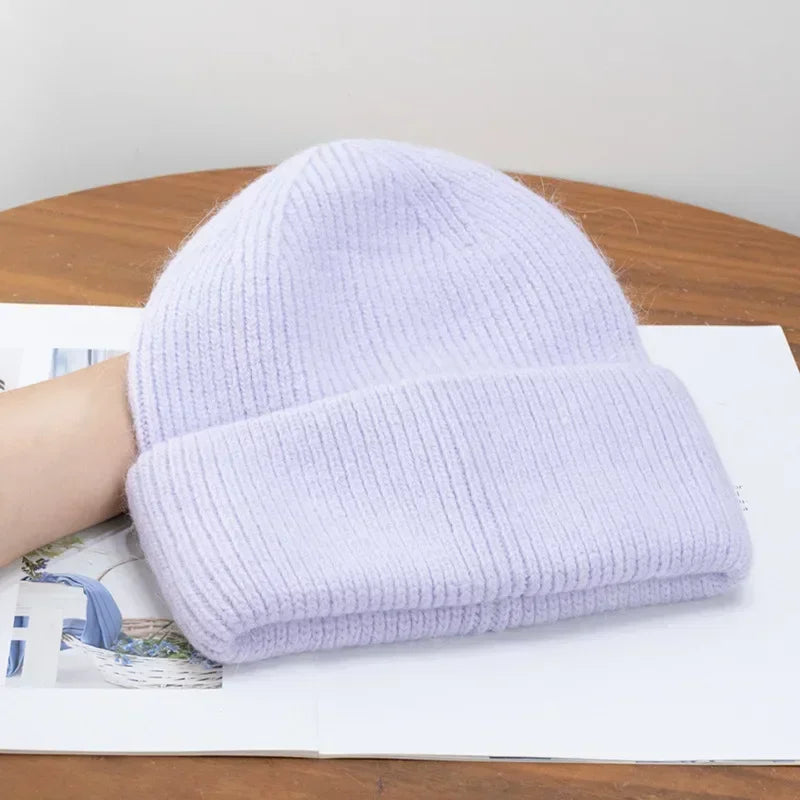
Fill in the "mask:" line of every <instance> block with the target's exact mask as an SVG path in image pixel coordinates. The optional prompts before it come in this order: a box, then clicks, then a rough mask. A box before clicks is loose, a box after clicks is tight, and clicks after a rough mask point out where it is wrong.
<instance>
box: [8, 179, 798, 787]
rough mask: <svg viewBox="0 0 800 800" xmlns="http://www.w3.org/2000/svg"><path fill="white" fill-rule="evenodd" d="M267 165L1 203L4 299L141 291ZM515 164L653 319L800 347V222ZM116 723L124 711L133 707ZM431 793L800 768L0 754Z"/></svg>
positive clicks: (669, 782)
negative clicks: (795, 231) (742, 330)
mask: <svg viewBox="0 0 800 800" xmlns="http://www.w3.org/2000/svg"><path fill="white" fill-rule="evenodd" d="M261 172H263V168H247V169H233V170H218V171H210V172H197V173H190V174H184V175H171V176H166V177H158V178H152V179H149V180H142V181H134V182H131V183H123V184H117V185H114V186H103V187H100V188H97V189H91V190H89V191H85V192H78V193H75V194H71V195H65V196H63V197H55V198H50V199H47V200H42V201H40V202H37V203H31V204H29V205H26V206H21V207H19V208H15V209H11V210H8V211H4V212H2V213H0V302H17V303H78V304H84V303H91V304H103V305H137V304H141V303H143V302H144V301H145V299H146V297H147V294H148V291H149V289H150V286H151V285H152V282H153V279H154V277H155V276H156V275H157V274H158V271H159V270H160V268H161V266H162V264H163V263H164V261H165V259H166V258H167V257H168V256H169V253H170V252H172V251H174V250H175V249H176V248H177V247H178V246H179V245H180V243H181V241H182V240H183V239H184V238H185V237H186V236H187V234H188V233H190V232H191V231H192V230H193V229H194V227H195V226H196V225H198V224H199V223H200V222H201V221H202V220H203V219H204V218H205V217H206V216H207V215H208V214H209V213H211V212H212V211H213V209H214V208H215V207H217V206H218V205H219V204H220V203H222V202H224V200H225V199H226V198H227V197H228V196H230V194H232V193H233V192H234V191H236V190H237V189H239V188H240V187H242V186H244V185H245V184H247V183H248V182H249V181H251V180H252V179H253V178H255V177H256V176H257V175H259V174H260V173H261ZM520 179H521V180H523V181H524V182H525V183H527V184H528V185H529V186H530V187H531V188H532V189H534V190H535V191H538V192H540V193H542V194H544V195H545V196H546V197H547V198H548V199H551V200H554V201H555V202H557V203H558V204H559V205H560V206H561V207H562V208H563V209H564V210H565V211H567V212H568V213H570V214H571V215H572V216H573V217H574V218H575V219H576V220H577V221H578V222H579V223H580V224H581V225H582V226H583V228H584V230H586V232H587V233H588V234H589V236H590V237H591V238H592V239H593V240H594V242H595V243H596V244H597V245H598V246H599V247H600V248H601V249H602V250H603V251H604V252H605V253H606V254H607V256H608V257H609V259H610V260H611V262H612V265H613V268H614V269H615V271H616V272H617V274H618V276H619V278H620V281H621V282H622V284H623V286H624V288H625V290H626V292H627V294H628V297H629V298H630V299H631V301H632V303H633V305H634V307H635V308H636V309H637V311H638V313H639V316H640V319H641V320H642V321H643V322H650V323H669V324H677V323H699V324H703V323H707V324H778V325H782V326H783V328H784V330H785V331H786V335H787V337H788V339H789V341H790V343H791V346H792V349H793V352H794V355H795V358H796V359H800V238H797V237H794V236H791V235H789V234H786V233H781V232H779V231H776V230H772V229H770V228H766V227H764V226H761V225H756V224H754V223H751V222H747V221H745V220H741V219H737V218H735V217H730V216H726V215H723V214H718V213H715V212H712V211H707V210H704V209H700V208H696V207H693V206H689V205H685V204H681V203H675V202H671V201H668V200H663V199H659V198H655V197H651V196H648V195H643V194H636V193H632V192H626V191H622V190H619V189H611V188H606V187H601V186H594V185H590V184H585V183H578V182H574V181H563V180H556V179H553V178H545V177H539V176H520ZM0 724H2V720H0ZM42 724H43V725H46V724H47V722H46V720H43V721H42ZM76 724H80V721H76ZM112 724H120V725H124V720H114V721H113V723H112ZM154 724H158V723H157V721H154ZM429 796H435V797H437V798H456V797H457V798H461V799H463V800H476V799H477V798H494V797H504V798H525V799H526V800H540V799H541V800H551V799H552V800H606V799H610V798H628V799H629V800H634V799H635V800H640V799H641V800H644V799H645V798H647V800H656V799H658V800H701V798H706V799H708V800H710V799H711V798H714V800H754V799H755V798H759V799H760V798H765V799H766V798H769V800H790V799H791V800H796V799H797V798H800V770H797V769H795V768H794V767H789V766H783V767H774V766H750V767H746V766H662V765H612V764H603V765H597V764H556V763H547V762H544V763H528V764H523V763H501V762H490V763H477V762H437V761H385V760H375V759H352V760H306V759H291V758H230V757H218V758H215V757H169V756H162V757H157V758H151V757H125V756H32V755H4V756H0V797H9V798H11V797H19V798H23V797H41V798H56V797H57V798H59V800H73V799H74V800H78V799H79V798H80V800H84V798H94V797H114V798H117V800H123V798H129V797H130V798H134V797H135V798H142V797H147V798H152V800H158V799H159V798H165V799H166V798H169V800H184V798H185V799H186V800H189V798H191V799H192V800H194V799H195V798H198V799H199V798H203V800H222V798H234V797H235V798H239V799H240V800H249V799H250V798H263V797H275V798H283V797H286V798H292V799H293V800H302V799H303V798H313V797H326V798H348V800H350V798H352V799H353V800H356V799H357V798H387V800H399V799H400V798H414V800H417V798H423V797H429Z"/></svg>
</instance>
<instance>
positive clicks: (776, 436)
mask: <svg viewBox="0 0 800 800" xmlns="http://www.w3.org/2000/svg"><path fill="white" fill-rule="evenodd" d="M642 333H643V336H644V340H645V343H646V346H647V348H648V351H649V352H650V354H651V355H652V357H653V359H654V360H655V361H656V362H658V363H660V364H663V365H665V366H667V367H670V368H671V369H673V370H674V371H675V372H676V373H677V374H678V375H679V376H680V377H681V378H682V379H683V380H684V382H685V383H686V385H687V386H688V387H689V389H690V391H691V393H692V395H693V397H694V398H695V401H696V403H697V404H698V406H699V408H700V410H701V413H702V415H703V417H704V418H705V420H706V421H707V423H708V425H709V427H710V429H711V433H712V435H713V436H714V439H715V441H716V443H717V445H718V447H719V450H720V453H721V456H722V458H723V460H724V462H725V464H726V466H727V469H728V471H729V474H730V475H731V477H732V479H733V481H734V483H736V484H741V486H742V487H743V488H742V495H743V497H744V498H745V501H746V507H747V511H746V517H747V520H748V524H749V527H750V530H751V534H752V538H753V544H754V567H753V571H752V574H751V575H750V577H749V579H748V580H747V582H746V584H745V585H744V586H743V587H742V589H741V590H739V591H738V592H734V593H733V594H730V595H728V596H725V597H719V598H714V599H711V600H706V601H700V602H694V603H685V604H681V605H675V606H671V607H664V606H661V607H654V608H646V609H636V610H630V611H623V612H616V613H609V614H604V615H601V616H597V617H588V618H584V619H578V620H569V621H565V622H561V623H556V624H552V625H547V626H542V627H538V628H529V629H520V630H515V631H508V632H505V633H500V634H487V635H484V636H480V637H475V638H467V639H462V640H460V641H444V640H440V641H428V642H419V643H411V644H405V645H400V646H397V645H390V646H382V647H376V648H371V649H362V650H350V651H346V652H341V653H330V654H324V655H322V656H321V658H320V677H319V725H320V736H321V739H320V745H319V746H320V752H321V754H323V755H339V754H341V755H344V754H346V755H354V754H373V755H388V754H400V753H405V754H408V755H418V756H430V755H442V756H448V755H449V756H455V757H487V756H495V757H523V758H559V759H591V760H605V759H608V760H622V761H631V760H646V761H683V760H686V761H693V760H760V759H764V760H780V759H800V726H798V722H797V720H798V719H800V691H798V687H797V676H798V675H800V636H799V635H798V632H800V586H798V577H799V576H800V535H798V534H799V533H800V531H799V530H798V523H799V522H800V376H798V373H797V369H796V367H795V364H794V361H793V359H792V356H791V354H790V352H789V349H788V346H787V344H786V341H785V339H784V337H783V334H782V332H781V331H780V329H779V328H727V327H649V328H645V329H643V331H642Z"/></svg>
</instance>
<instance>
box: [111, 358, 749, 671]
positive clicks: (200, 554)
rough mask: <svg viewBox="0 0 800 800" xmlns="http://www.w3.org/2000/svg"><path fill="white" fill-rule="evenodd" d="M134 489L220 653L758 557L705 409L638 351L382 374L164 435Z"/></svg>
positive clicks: (595, 601)
mask: <svg viewBox="0 0 800 800" xmlns="http://www.w3.org/2000/svg"><path fill="white" fill-rule="evenodd" d="M127 491H128V499H129V504H130V509H131V513H132V515H133V517H134V520H135V523H136V526H137V529H138V531H139V535H140V538H141V543H142V547H143V549H144V551H145V553H146V555H147V557H148V560H149V563H150V565H151V567H152V569H153V571H154V573H155V575H156V578H157V580H158V582H159V585H160V588H161V590H162V592H163V594H164V596H165V599H166V600H167V602H168V603H169V605H170V607H171V608H172V610H173V613H174V616H175V620H176V622H177V623H178V625H179V626H180V627H181V628H182V630H183V631H184V633H185V634H186V635H187V637H188V638H189V640H190V641H191V642H192V643H193V644H194V645H195V647H197V648H198V649H199V650H200V651H201V652H203V653H204V654H205V655H207V656H209V657H210V658H214V659H217V660H219V661H222V662H224V663H231V662H241V661H249V660H255V659H260V658H265V657H269V656H275V655H281V654H286V653H292V652H299V651H306V650H314V649H320V648H330V647H340V646H345V645H354V644H367V643H377V642H390V641H399V640H406V639H413V638H421V637H427V636H440V635H451V634H465V633H475V632H482V631H488V630H500V629H504V628H507V627H513V626H519V625H528V624H534V623H538V622H544V621H553V620H557V619H562V618H566V617H571V616H576V615H582V614H588V613H592V612H597V611H603V610H611V609H617V608H624V607H631V606H639V605H645V604H653V603H661V602H672V601H678V600H689V599H695V598H701V597H707V596H710V595H714V594H717V593H719V592H722V591H725V590H726V589H727V588H729V587H730V586H731V585H732V584H734V583H735V582H737V581H738V580H739V579H741V577H742V576H743V575H744V574H745V572H746V570H747V566H748V562H749V543H748V537H747V531H746V526H745V522H744V518H743V515H742V513H741V510H740V508H739V504H738V501H737V499H736V496H735V493H734V491H733V489H732V487H731V485H730V481H729V479H728V477H727V475H726V474H725V470H724V468H723V466H722V464H721V462H720V460H719V457H718V456H717V453H716V451H715V449H714V446H713V443H712V441H711V438H710V436H709V434H708V432H707V430H706V428H705V426H704V424H703V422H702V420H701V418H700V415H699V413H698V412H697V410H696V408H695V406H694V404H693V402H692V400H691V398H690V397H689V395H688V393H687V392H686V390H685V388H684V387H683V386H682V384H681V383H680V382H679V381H678V380H677V378H675V376H673V375H672V374H671V373H670V372H668V371H667V370H664V369H662V368H659V367H655V366H652V365H650V364H647V363H637V364H630V363H626V364H599V365H587V366H579V367H577V366H572V367H563V368H558V367H557V368H550V369H547V370H538V369H531V370H518V371H513V372H498V373H488V374H480V375H473V376H452V377H443V378H442V377H440V378H437V379H435V380H430V381H416V382H414V381H410V382H407V383H402V384H397V385H387V386H378V387H369V388H367V389H364V390H363V391H355V392H351V393H348V394H345V395H340V396H337V397H332V398H327V399H325V400H321V401H318V402H315V403H312V404H308V405H305V406H300V407H296V408H293V409H290V410H286V411H279V412H275V413H271V414H267V415H264V416H260V417H254V418H251V419H248V420H244V421H240V422H236V423H231V424H227V425H221V426H218V427H215V428H211V429H207V430H204V431H200V432H197V433H191V434H187V435H184V436H181V437H177V438H174V439H170V440H167V441H165V442H162V443H159V444H156V445H155V446H153V447H152V448H150V449H148V450H147V451H145V452H144V453H143V454H142V455H141V456H140V457H139V458H138V459H137V461H136V463H135V464H134V466H133V467H132V469H131V470H130V472H129V475H128V480H127Z"/></svg>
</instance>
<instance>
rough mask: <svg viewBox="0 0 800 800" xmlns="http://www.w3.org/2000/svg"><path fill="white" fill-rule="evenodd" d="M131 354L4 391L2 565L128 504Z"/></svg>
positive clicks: (0, 403) (0, 419)
mask: <svg viewBox="0 0 800 800" xmlns="http://www.w3.org/2000/svg"><path fill="white" fill-rule="evenodd" d="M127 365H128V357H127V356H120V357H118V358H112V359H109V360H108V361H104V362H102V363H100V364H97V365H95V366H92V367H88V368H87V369H82V370H78V371H77V372H73V373H71V374H69V375H65V376H63V377H60V378H56V379H55V380H50V381H45V382H44V383H39V384H36V385H34V386H29V387H25V388H23V389H16V390H14V391H11V392H7V393H3V394H0V566H2V565H5V564H7V563H9V562H10V561H13V560H14V559H15V558H17V557H18V556H20V555H22V554H24V553H27V552H28V551H29V550H32V549H34V548H36V547H40V546H41V545H43V544H46V543H47V542H51V541H53V540H54V539H58V538H60V537H61V536H65V535H67V534H69V533H74V532H75V531H77V530H80V529H81V528H85V527H87V526H88V525H92V524H94V523H97V522H101V521H102V520H104V519H108V518H109V517H112V516H114V515H115V514H118V513H119V512H120V511H123V510H124V509H125V493H124V486H125V474H126V473H127V470H128V467H129V466H130V464H131V463H132V461H133V458H134V456H135V441H134V436H133V429H132V425H131V420H130V412H129V411H128V404H127V399H126V392H125V375H126V370H127Z"/></svg>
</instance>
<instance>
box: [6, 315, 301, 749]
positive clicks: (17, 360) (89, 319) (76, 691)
mask: <svg viewBox="0 0 800 800" xmlns="http://www.w3.org/2000/svg"><path fill="white" fill-rule="evenodd" d="M139 313H140V312H139V310H138V309H106V308H96V307H59V306H13V305H0V391H10V390H12V389H15V388H18V387H21V386H25V385H28V384H31V383H35V382H38V381H42V380H47V379H50V378H56V377H59V376H61V375H65V374H67V373H69V372H72V371H74V370H76V369H81V368H82V367H87V366H90V365H92V364H96V363H98V362H100V361H103V360H105V359H107V358H111V357H113V356H116V355H120V354H121V353H123V352H126V351H127V350H128V348H129V345H130V343H131V340H132V338H133V335H134V333H135V330H136V323H137V320H138V317H139ZM0 656H2V658H0V662H2V664H3V666H4V667H5V669H3V670H1V671H0V719H2V720H3V725H2V726H0V748H3V749H9V750H44V751H47V750H51V751H92V752H100V751H102V752H197V751H204V752H208V751H215V752H223V751H237V750H241V751H248V752H252V751H263V752H274V751H282V752H289V753H314V752H315V748H316V722H315V699H314V696H313V692H312V691H311V687H312V685H313V684H312V681H311V673H310V671H309V670H310V661H309V660H308V659H307V660H306V661H307V663H306V664H304V663H303V660H302V659H297V660H295V662H293V663H291V664H285V665H282V664H278V663H275V664H273V665H265V666H260V667H257V668H252V667H239V668H236V667H229V668H223V667H222V666H221V665H220V664H217V663H214V662H212V661H210V660H208V659H206V658H204V657H203V656H202V655H201V654H200V653H198V652H197V651H196V650H195V649H194V648H193V647H192V646H191V645H190V644H189V642H188V641H187V640H186V638H185V637H184V636H183V634H182V633H181V632H180V630H179V629H178V628H177V626H176V625H175V623H174V621H173V620H172V619H171V618H170V612H169V609H168V608H167V606H166V604H165V603H164V600H163V599H162V597H161V595H160V593H159V591H158V587H157V585H156V582H155V579H154V577H153V574H152V572H151V571H150V569H149V567H148V565H147V562H146V560H145V558H144V554H143V553H142V550H141V548H140V546H139V543H138V538H137V534H136V530H135V528H134V527H133V525H132V523H131V520H130V518H129V517H128V516H127V515H121V516H118V517H116V518H114V519H111V520H108V521H107V522H103V523H101V524H99V525H95V526H93V527H91V528H87V529H85V530H82V531H78V532H76V533H73V534H71V535H69V536H65V537H63V538H61V539H58V540H57V541H55V542H53V543H51V544H48V545H45V546H43V547H40V548H38V549H37V550H35V551H33V552H30V553H28V554H26V555H25V556H24V557H23V558H22V559H21V560H20V561H19V562H17V563H16V564H14V565H12V566H10V567H8V568H5V569H3V570H2V571H0ZM130 690H134V691H130ZM256 709H258V713H254V711H255V710H256ZM54 712H55V713H54ZM43 718H46V719H47V724H46V725H43V724H42V723H41V720H42V719H43ZM111 720H115V721H116V722H110V721H111ZM209 720H213V724H209V722H208V721H209Z"/></svg>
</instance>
